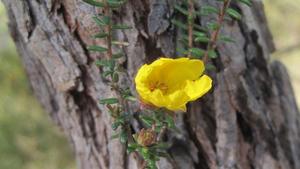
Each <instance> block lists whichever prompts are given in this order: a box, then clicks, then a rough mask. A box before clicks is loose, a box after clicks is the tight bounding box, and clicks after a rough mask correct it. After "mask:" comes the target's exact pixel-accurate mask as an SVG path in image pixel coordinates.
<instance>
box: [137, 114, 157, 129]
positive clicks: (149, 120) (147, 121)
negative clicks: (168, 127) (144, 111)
mask: <svg viewBox="0 0 300 169" xmlns="http://www.w3.org/2000/svg"><path fill="white" fill-rule="evenodd" d="M140 118H141V120H142V121H143V123H144V124H145V125H146V126H147V127H151V126H152V124H154V123H155V121H154V120H153V119H152V118H151V117H149V116H144V115H141V116H140Z"/></svg>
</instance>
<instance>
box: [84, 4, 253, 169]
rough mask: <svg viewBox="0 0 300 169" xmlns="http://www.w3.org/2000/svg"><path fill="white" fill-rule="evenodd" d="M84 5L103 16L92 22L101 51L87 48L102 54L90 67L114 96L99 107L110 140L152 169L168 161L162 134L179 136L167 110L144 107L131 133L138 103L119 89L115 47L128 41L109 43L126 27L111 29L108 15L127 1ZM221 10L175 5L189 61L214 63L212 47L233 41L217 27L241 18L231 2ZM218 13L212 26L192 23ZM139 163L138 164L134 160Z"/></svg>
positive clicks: (119, 54)
mask: <svg viewBox="0 0 300 169" xmlns="http://www.w3.org/2000/svg"><path fill="white" fill-rule="evenodd" d="M83 1H84V2H86V3H88V4H90V5H92V6H94V7H98V8H101V9H102V11H103V12H102V13H100V14H97V15H95V16H93V20H94V22H95V23H96V24H97V26H98V27H99V32H97V33H96V34H95V35H94V36H93V38H96V39H103V40H104V41H105V42H106V44H105V45H103V46H100V45H92V46H89V47H88V50H90V51H91V52H99V53H100V54H103V55H104V56H105V57H104V59H99V60H96V62H95V64H96V65H98V66H99V67H100V68H101V75H102V77H103V78H105V79H106V80H107V81H108V84H109V86H110V88H111V90H112V91H113V92H114V94H115V97H111V98H103V99H100V100H99V103H100V104H102V105H104V106H105V107H106V109H107V110H108V113H109V114H110V116H111V117H112V119H113V122H112V124H111V127H112V129H113V130H114V131H115V134H113V137H112V138H119V140H120V142H121V143H123V144H124V145H125V147H126V149H127V153H134V154H135V155H136V157H138V158H142V160H141V166H142V168H143V169H144V168H145V169H157V166H156V162H157V161H158V160H160V158H161V157H167V158H170V156H169V154H168V153H167V150H168V148H170V144H168V142H167V141H166V140H164V136H165V134H166V133H167V132H170V131H178V130H177V129H176V125H175V120H174V116H173V114H172V113H174V112H172V113H170V112H169V111H168V110H166V109H162V108H154V107H147V108H144V109H141V110H140V111H139V112H138V116H137V117H135V118H137V121H140V122H141V125H142V127H141V130H140V131H136V133H135V134H133V132H132V131H131V121H132V119H133V118H134V117H133V113H132V112H130V110H129V104H130V103H131V102H137V100H138V99H136V98H135V97H134V96H133V95H132V93H131V91H130V89H129V86H125V87H124V85H123V86H121V85H120V80H119V79H120V76H121V75H122V72H123V68H122V65H120V63H119V61H118V59H120V58H122V57H123V55H124V54H123V52H122V51H119V52H115V51H114V50H113V48H114V47H115V48H114V49H118V47H119V46H128V45H129V43H128V42H122V41H118V40H116V39H114V38H113V34H114V32H115V31H116V30H126V29H130V28H131V27H130V26H128V25H122V24H115V23H113V20H112V13H113V10H117V9H118V8H120V7H121V6H122V5H124V4H125V3H126V0H102V1H96V0H83ZM218 1H222V2H223V5H222V7H221V8H220V9H217V8H216V7H213V6H203V7H201V9H200V10H196V8H195V5H194V1H193V0H186V2H185V3H183V4H181V5H175V9H176V10H177V11H178V12H179V13H180V14H182V15H184V16H185V17H187V23H184V22H182V21H180V20H177V19H173V20H172V23H173V24H174V25H176V26H177V27H178V28H180V29H182V30H183V32H184V35H183V38H182V39H181V42H182V43H183V45H184V48H183V49H180V51H181V52H182V53H183V54H186V55H188V57H190V58H191V57H196V58H200V59H203V60H204V62H207V60H208V59H209V58H212V59H213V58H216V57H217V54H216V52H215V50H216V43H217V41H218V40H221V41H224V42H232V41H233V40H232V39H231V38H229V37H224V36H220V30H221V27H222V24H223V23H224V21H225V17H226V16H230V17H232V18H234V19H241V18H242V15H241V14H240V13H239V12H238V11H236V10H235V9H233V8H230V3H231V1H233V0H218ZM235 1H237V2H241V3H244V4H246V5H251V2H250V0H235ZM211 14H217V15H218V17H217V20H216V22H210V23H208V24H207V25H204V26H203V25H200V24H197V22H195V20H196V19H197V17H199V16H207V15H211ZM199 44H205V45H206V48H204V49H202V48H198V47H195V46H196V45H198V46H199ZM138 161H139V160H138Z"/></svg>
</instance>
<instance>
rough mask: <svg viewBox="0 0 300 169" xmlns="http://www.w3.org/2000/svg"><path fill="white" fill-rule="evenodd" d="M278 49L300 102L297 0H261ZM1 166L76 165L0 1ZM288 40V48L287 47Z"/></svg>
mask: <svg viewBox="0 0 300 169" xmlns="http://www.w3.org/2000/svg"><path fill="white" fill-rule="evenodd" d="M264 2H265V4H266V12H267V17H268V19H269V24H270V27H271V30H272V33H273V35H274V40H275V43H276V46H277V50H278V52H276V53H275V54H274V56H273V58H274V59H279V60H281V61H282V62H283V63H285V64H286V66H287V68H288V70H289V73H290V76H291V78H292V83H293V86H294V89H295V92H296V96H297V100H298V104H299V105H300V71H299V70H298V69H299V67H300V5H299V4H300V0H284V1H282V0H264ZM0 21H1V22H0V168H1V169H41V168H42V169H75V168H76V167H75V160H74V157H73V155H72V152H71V150H70V148H69V145H68V143H67V141H66V139H65V138H64V137H63V135H62V133H61V132H60V131H59V129H58V128H56V127H55V126H54V125H53V123H52V122H51V120H50V119H49V117H48V116H47V115H46V113H45V112H43V110H42V108H41V107H40V105H39V104H38V103H37V101H36V99H35V98H34V96H33V95H32V93H31V90H30V87H29V84H28V81H27V79H26V76H25V73H24V70H23V67H22V64H21V62H20V59H19V57H18V56H17V53H16V49H15V47H14V45H13V43H12V41H11V39H10V37H9V34H8V30H7V26H6V23H7V19H6V16H5V11H4V7H3V5H2V4H1V3H0ZM290 46H292V48H289V47H290Z"/></svg>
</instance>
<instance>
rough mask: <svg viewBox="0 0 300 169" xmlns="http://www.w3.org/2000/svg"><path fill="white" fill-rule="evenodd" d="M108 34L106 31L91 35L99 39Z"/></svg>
mask: <svg viewBox="0 0 300 169" xmlns="http://www.w3.org/2000/svg"><path fill="white" fill-rule="evenodd" d="M107 36H108V34H107V33H97V34H96V35H94V36H93V38H94V39H97V38H99V39H101V38H106V37H107Z"/></svg>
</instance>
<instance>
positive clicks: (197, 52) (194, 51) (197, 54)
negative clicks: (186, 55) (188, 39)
mask: <svg viewBox="0 0 300 169" xmlns="http://www.w3.org/2000/svg"><path fill="white" fill-rule="evenodd" d="M189 51H190V52H191V53H192V56H193V57H196V58H202V57H203V56H204V54H205V51H204V50H203V49H200V48H190V49H189Z"/></svg>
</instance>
